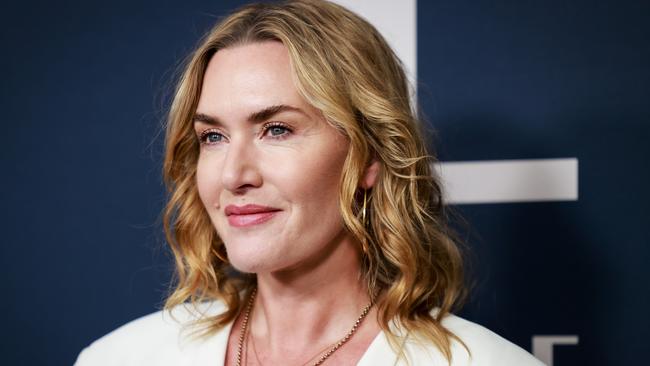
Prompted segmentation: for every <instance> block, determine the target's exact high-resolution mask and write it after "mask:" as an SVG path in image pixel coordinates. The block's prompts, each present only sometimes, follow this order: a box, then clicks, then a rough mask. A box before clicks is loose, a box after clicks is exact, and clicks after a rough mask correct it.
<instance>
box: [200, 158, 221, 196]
mask: <svg viewBox="0 0 650 366" xmlns="http://www.w3.org/2000/svg"><path fill="white" fill-rule="evenodd" d="M211 166H212V165H211V164H210V162H209V161H208V159H206V158H204V157H203V156H201V157H199V161H198V163H197V166H196V187H197V189H198V191H199V197H200V198H201V201H202V202H203V205H204V206H206V207H210V206H212V205H214V204H216V203H217V202H216V197H217V192H218V190H219V187H218V182H219V179H218V176H217V174H216V172H217V171H218V169H215V168H214V167H212V168H211V169H210V168H209V167H211Z"/></svg>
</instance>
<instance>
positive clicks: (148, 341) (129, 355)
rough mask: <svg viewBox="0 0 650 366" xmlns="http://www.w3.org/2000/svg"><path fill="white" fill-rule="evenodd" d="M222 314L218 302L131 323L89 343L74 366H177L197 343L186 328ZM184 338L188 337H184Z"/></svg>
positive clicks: (165, 311) (182, 306)
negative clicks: (199, 319)
mask: <svg viewBox="0 0 650 366" xmlns="http://www.w3.org/2000/svg"><path fill="white" fill-rule="evenodd" d="M224 310H225V306H224V304H223V303H221V302H216V301H215V302H209V303H207V302H206V303H201V304H198V305H197V307H196V308H194V307H193V306H192V305H188V304H183V305H179V306H177V307H175V308H173V309H171V310H160V311H157V312H154V313H151V314H148V315H145V316H143V317H140V318H138V319H135V320H132V321H130V322H128V323H126V324H124V325H122V326H120V327H119V328H117V329H115V330H113V331H111V332H110V333H108V334H106V335H104V336H103V337H101V338H99V339H97V340H96V341H94V342H92V343H91V344H90V345H89V346H88V347H86V348H84V349H83V350H82V352H81V353H80V354H79V357H78V358H77V361H76V363H75V366H88V365H93V366H95V365H102V366H114V365H144V364H156V365H176V364H179V363H180V362H181V360H183V359H184V358H186V357H187V355H188V353H191V352H188V351H190V350H191V349H193V348H196V347H197V346H198V343H199V342H200V341H199V340H198V339H196V338H192V337H191V336H189V335H190V333H189V332H188V333H187V334H185V333H184V332H187V331H190V330H191V329H189V328H187V327H186V326H187V325H189V324H191V323H192V321H194V320H196V319H198V318H199V317H201V316H205V315H213V314H219V313H221V312H223V311H224ZM184 335H187V336H184Z"/></svg>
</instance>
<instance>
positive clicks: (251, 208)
mask: <svg viewBox="0 0 650 366" xmlns="http://www.w3.org/2000/svg"><path fill="white" fill-rule="evenodd" d="M224 211H225V214H226V217H228V223H229V224H230V225H231V226H235V227H246V226H253V225H258V224H261V223H263V222H266V221H268V220H270V219H271V218H273V216H275V214H276V213H278V212H279V211H280V210H279V209H277V208H273V207H266V206H260V205H254V204H249V205H244V206H235V205H228V206H226V208H225V210H224Z"/></svg>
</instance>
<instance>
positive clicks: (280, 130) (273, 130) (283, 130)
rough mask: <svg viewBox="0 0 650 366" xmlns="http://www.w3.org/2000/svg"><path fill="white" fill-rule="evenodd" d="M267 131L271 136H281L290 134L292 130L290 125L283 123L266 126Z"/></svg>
mask: <svg viewBox="0 0 650 366" xmlns="http://www.w3.org/2000/svg"><path fill="white" fill-rule="evenodd" d="M265 132H266V134H268V135H269V136H271V137H280V136H283V135H286V134H288V133H289V132H291V130H290V129H289V128H288V127H285V126H281V125H271V126H268V127H267V128H266V131H265Z"/></svg>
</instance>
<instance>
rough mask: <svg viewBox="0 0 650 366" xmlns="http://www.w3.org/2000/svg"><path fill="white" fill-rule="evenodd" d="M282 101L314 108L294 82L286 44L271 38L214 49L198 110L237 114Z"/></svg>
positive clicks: (216, 113)
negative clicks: (269, 39)
mask: <svg viewBox="0 0 650 366" xmlns="http://www.w3.org/2000/svg"><path fill="white" fill-rule="evenodd" d="M280 104H287V105H296V106H297V107H298V108H301V109H302V108H304V109H309V110H312V111H313V107H311V106H310V105H309V104H308V103H307V101H306V100H305V99H304V98H303V97H302V96H301V95H300V93H299V92H298V90H297V88H296V86H295V83H294V80H293V73H292V70H291V62H290V58H289V53H288V51H287V49H286V47H285V46H284V45H283V44H282V43H280V42H274V41H268V42H258V43H250V44H245V45H240V46H235V47H230V48H226V49H223V50H219V51H218V52H217V53H215V54H214V56H213V57H212V59H211V60H210V62H209V63H208V67H207V69H206V71H205V76H204V80H203V85H202V88H201V95H200V98H199V104H198V108H197V111H200V112H202V113H208V114H214V115H217V116H222V115H227V116H233V117H238V116H239V113H242V114H245V113H250V112H251V111H254V110H259V109H260V108H265V107H267V106H269V105H280Z"/></svg>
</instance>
